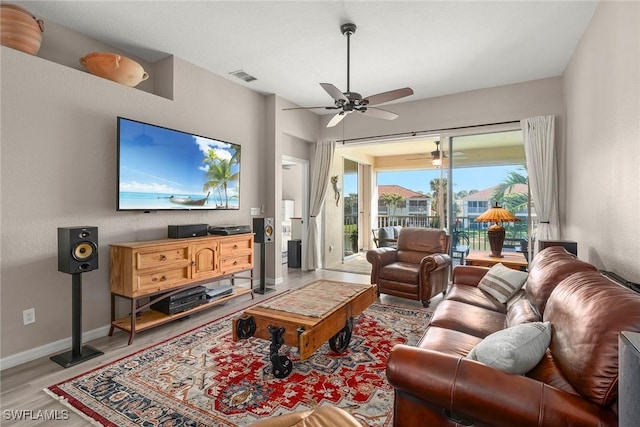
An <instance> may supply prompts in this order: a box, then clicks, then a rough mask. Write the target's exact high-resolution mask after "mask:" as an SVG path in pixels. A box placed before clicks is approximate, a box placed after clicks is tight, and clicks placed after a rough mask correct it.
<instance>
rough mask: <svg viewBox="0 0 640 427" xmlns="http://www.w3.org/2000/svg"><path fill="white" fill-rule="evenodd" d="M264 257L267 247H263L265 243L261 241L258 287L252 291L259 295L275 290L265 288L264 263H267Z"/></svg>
mask: <svg viewBox="0 0 640 427" xmlns="http://www.w3.org/2000/svg"><path fill="white" fill-rule="evenodd" d="M266 258H267V248H266V247H265V244H264V243H262V244H261V245H260V287H259V288H258V289H256V290H255V291H254V292H255V293H257V294H261V295H264V294H267V293H269V292H273V291H275V289H273V288H267V284H266V279H265V275H266V274H265V271H266V270H265V269H266V263H267V259H266Z"/></svg>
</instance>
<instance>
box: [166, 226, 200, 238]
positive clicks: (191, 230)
mask: <svg viewBox="0 0 640 427" xmlns="http://www.w3.org/2000/svg"><path fill="white" fill-rule="evenodd" d="M208 229H209V224H187V225H170V226H169V228H168V233H167V234H168V235H169V238H171V239H181V238H185V237H198V236H206V235H207V234H208Z"/></svg>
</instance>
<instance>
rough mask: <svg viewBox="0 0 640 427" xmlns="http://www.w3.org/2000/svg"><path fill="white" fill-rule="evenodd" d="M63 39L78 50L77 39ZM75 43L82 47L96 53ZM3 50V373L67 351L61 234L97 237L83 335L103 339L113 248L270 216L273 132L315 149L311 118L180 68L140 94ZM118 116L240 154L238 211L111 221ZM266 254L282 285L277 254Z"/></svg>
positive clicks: (177, 64) (129, 215)
mask: <svg viewBox="0 0 640 427" xmlns="http://www.w3.org/2000/svg"><path fill="white" fill-rule="evenodd" d="M60 33H63V34H64V40H65V43H73V40H74V34H73V33H72V32H68V31H64V30H63V29H62V30H61V31H60ZM75 36H76V39H77V41H78V43H79V44H81V45H82V46H85V45H86V44H87V43H90V40H89V41H88V40H87V39H86V38H84V37H81V36H78V35H77V34H76V35H75ZM97 46H100V44H97ZM72 48H73V47H72ZM1 49H2V51H1V56H2V61H1V64H0V66H1V73H2V81H1V95H2V96H1V108H2V110H1V111H2V128H1V131H0V132H1V134H0V136H1V140H2V144H1V151H0V154H1V157H0V158H1V162H2V163H1V166H2V167H1V173H0V183H1V194H2V206H1V226H0V227H1V228H0V231H1V235H2V245H1V252H0V255H1V284H0V299H1V330H0V334H1V344H2V347H1V351H0V357H1V358H2V361H3V364H2V368H3V369H4V368H6V367H10V366H13V365H15V364H17V363H20V362H24V361H27V360H30V359H32V358H33V357H34V355H35V356H36V357H37V356H42V355H44V354H47V353H46V352H47V351H48V352H55V351H61V350H66V349H68V348H69V344H68V343H69V342H70V336H71V276H70V275H68V274H64V273H60V272H58V271H57V228H58V227H66V226H83V225H89V226H97V227H98V229H99V236H100V239H99V269H98V270H96V271H92V272H89V273H86V274H83V324H82V327H83V331H85V332H87V331H89V332H90V336H92V337H95V336H100V335H104V334H105V333H106V331H107V330H108V325H109V323H110V292H109V244H110V243H117V242H127V241H136V240H148V239H157V238H165V237H166V236H167V225H169V224H191V223H206V224H211V225H226V224H251V222H252V221H251V216H250V210H249V208H250V207H259V206H262V205H264V206H265V210H266V212H267V214H270V215H271V216H274V217H275V216H276V215H275V213H276V212H275V211H276V209H279V205H280V199H281V197H280V196H279V194H278V197H277V198H276V194H275V190H274V183H275V182H276V179H275V174H276V173H277V174H278V176H279V174H280V172H279V171H280V170H281V167H280V164H281V163H280V162H281V156H280V155H278V157H277V161H276V156H275V153H276V151H278V152H279V151H281V150H280V149H279V148H276V145H277V143H278V138H276V131H275V129H276V128H277V133H278V135H281V134H287V135H298V139H296V140H294V141H292V142H290V143H289V144H288V148H287V149H286V151H287V152H290V154H296V155H298V156H301V155H302V156H304V154H301V153H307V154H306V158H307V159H308V158H309V154H308V140H312V141H315V139H316V137H315V135H316V134H317V131H318V126H319V125H318V122H319V119H318V117H317V116H316V115H314V114H312V113H307V114H301V115H300V114H297V115H295V116H293V117H289V116H284V117H283V118H279V116H281V115H283V114H284V113H283V112H282V111H281V108H280V107H279V106H276V105H275V103H273V102H270V101H271V98H265V97H264V96H263V95H261V94H258V93H257V92H254V91H252V90H250V89H247V88H245V87H243V86H241V85H239V84H236V83H234V82H231V81H229V80H227V79H225V78H223V77H220V76H216V75H214V74H211V73H210V72H208V71H206V70H204V69H202V68H199V67H197V66H194V65H192V64H190V63H187V62H186V61H184V60H181V59H179V58H167V59H165V60H162V61H159V62H158V63H156V64H152V65H149V66H148V68H149V69H154V71H155V72H156V73H157V76H156V77H157V78H156V79H154V87H152V88H145V90H139V89H137V88H129V87H125V86H122V85H119V84H117V83H114V82H111V81H108V80H105V79H102V78H99V77H96V76H93V75H91V74H88V73H87V72H85V71H83V70H79V69H77V67H70V66H66V65H61V64H60V63H58V62H52V61H49V60H47V59H43V58H41V57H37V56H32V55H28V54H25V53H22V52H19V51H16V50H13V49H10V48H7V47H4V46H2V47H1ZM93 50H99V49H93ZM45 52H47V51H46V50H45ZM48 52H49V53H48V56H49V57H50V58H53V59H54V60H55V58H56V57H59V55H58V56H56V54H55V52H53V51H52V50H49V51H48ZM61 62H62V63H63V64H64V62H65V59H63V60H62V61H61ZM147 89H148V90H149V91H151V92H155V93H161V94H162V96H158V95H155V94H153V93H150V92H149V91H146V90H147ZM278 102H279V103H286V102H287V101H284V100H278ZM117 116H124V117H128V118H132V119H136V120H141V121H145V122H149V123H153V124H158V125H162V126H166V127H169V128H174V129H179V130H183V131H187V132H193V133H196V134H200V135H205V136H209V137H213V138H219V139H222V140H226V141H230V142H235V143H239V144H241V145H242V163H241V178H240V180H241V195H240V211H239V212H238V211H226V212H225V211H209V212H188V211H183V212H157V213H153V214H143V213H133V212H116V151H117V150H116V117H117ZM270 129H271V133H270V132H269V130H270ZM300 138H304V140H302V139H300ZM296 143H297V144H299V145H300V146H301V147H296ZM287 154H289V153H287ZM276 171H277V172H276ZM278 193H279V192H278ZM277 249H278V250H277V252H278V255H279V252H280V251H279V247H278V248H277ZM268 250H269V253H270V255H269V257H270V260H268V262H270V263H271V265H270V266H268V267H269V269H270V271H271V274H272V275H271V276H270V277H271V280H272V281H275V280H276V279H275V278H276V277H278V276H276V274H278V273H275V272H274V267H273V263H275V259H276V257H274V253H275V252H276V246H275V245H270V247H269V249H268ZM255 259H256V261H257V262H259V256H258V254H257V250H256V257H255ZM277 260H278V261H279V260H280V258H279V256H278V257H277ZM257 267H258V265H256V268H257ZM29 308H35V309H36V323H34V324H30V325H27V326H24V325H23V324H22V311H23V310H25V309H29ZM117 308H118V313H117V314H118V315H119V316H122V315H126V314H127V313H128V304H127V301H126V300H118V305H117ZM65 343H67V344H65ZM61 345H62V346H63V347H62V348H57V347H60V346H61ZM43 352H45V353H43ZM40 353H43V354H40Z"/></svg>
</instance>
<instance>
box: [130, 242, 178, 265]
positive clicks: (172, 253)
mask: <svg viewBox="0 0 640 427" xmlns="http://www.w3.org/2000/svg"><path fill="white" fill-rule="evenodd" d="M181 261H182V262H184V263H185V264H187V263H188V262H189V248H188V247H186V246H182V247H178V248H167V249H163V250H161V251H157V252H146V253H145V252H138V253H137V259H136V268H137V269H138V270H144V269H147V268H158V267H162V266H164V265H169V264H172V263H174V262H181Z"/></svg>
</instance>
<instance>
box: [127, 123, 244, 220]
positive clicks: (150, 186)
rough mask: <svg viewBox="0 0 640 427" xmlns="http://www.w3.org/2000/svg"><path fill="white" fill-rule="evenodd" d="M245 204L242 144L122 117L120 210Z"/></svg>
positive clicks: (216, 206)
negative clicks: (243, 198) (241, 188)
mask: <svg viewBox="0 0 640 427" xmlns="http://www.w3.org/2000/svg"><path fill="white" fill-rule="evenodd" d="M239 208H240V145H238V144H233V143H230V142H225V141H220V140H217V139H212V138H207V137H204V136H199V135H194V134H190V133H186V132H181V131H177V130H173V129H168V128H164V127H161V126H155V125H151V124H148V123H142V122H138V121H135V120H130V119H126V118H123V117H118V210H121V211H122V210H141V211H158V210H176V209H188V210H207V209H239Z"/></svg>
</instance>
